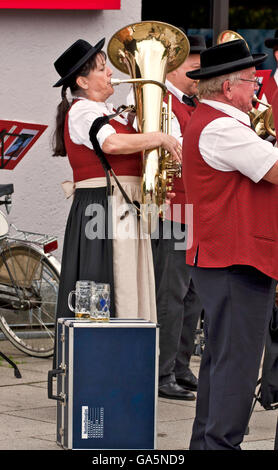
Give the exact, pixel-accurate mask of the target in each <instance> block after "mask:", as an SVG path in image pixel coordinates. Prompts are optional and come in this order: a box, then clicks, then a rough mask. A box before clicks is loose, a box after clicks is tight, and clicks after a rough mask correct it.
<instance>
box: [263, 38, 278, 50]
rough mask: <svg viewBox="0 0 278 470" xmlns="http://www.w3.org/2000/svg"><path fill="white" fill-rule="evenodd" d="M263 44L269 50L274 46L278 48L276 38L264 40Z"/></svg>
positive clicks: (277, 39)
mask: <svg viewBox="0 0 278 470" xmlns="http://www.w3.org/2000/svg"><path fill="white" fill-rule="evenodd" d="M264 44H265V46H266V47H269V49H272V48H273V47H274V46H278V38H269V39H266V40H265V42H264Z"/></svg>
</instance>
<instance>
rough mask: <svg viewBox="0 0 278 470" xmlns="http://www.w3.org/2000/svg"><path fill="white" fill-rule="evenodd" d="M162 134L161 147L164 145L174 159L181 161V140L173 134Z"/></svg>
mask: <svg viewBox="0 0 278 470" xmlns="http://www.w3.org/2000/svg"><path fill="white" fill-rule="evenodd" d="M161 136H162V143H161V147H163V148H164V149H165V150H167V151H168V152H169V153H170V154H171V155H172V158H173V160H176V161H177V162H179V163H181V161H182V146H181V144H180V143H179V141H178V140H177V139H176V138H175V137H173V136H172V135H169V134H164V133H163V132H161Z"/></svg>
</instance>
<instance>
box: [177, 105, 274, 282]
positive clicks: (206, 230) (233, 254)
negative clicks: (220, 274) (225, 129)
mask: <svg viewBox="0 0 278 470" xmlns="http://www.w3.org/2000/svg"><path fill="white" fill-rule="evenodd" d="M219 117H228V116H227V115H226V114H224V113H222V112H220V111H218V110H216V109H214V108H212V107H210V106H208V105H206V104H199V105H198V109H197V110H196V112H195V113H194V115H193V116H192V119H191V120H190V123H189V124H188V126H187V128H186V133H185V139H184V140H185V145H184V150H183V171H184V184H185V187H186V202H187V203H188V204H193V245H192V248H190V247H188V248H189V249H188V251H187V253H186V262H187V263H188V264H190V265H194V262H195V255H196V254H197V252H198V257H197V265H198V266H201V267H225V266H230V265H233V264H244V265H250V266H253V267H255V268H257V269H258V270H260V271H262V272H263V273H265V274H267V275H268V276H270V277H273V278H275V279H278V243H277V242H278V240H277V236H278V186H276V185H274V184H271V183H268V182H267V181H265V180H261V181H259V182H258V183H254V182H253V181H252V180H251V179H249V178H248V177H246V176H244V175H243V174H241V173H240V172H239V171H227V172H225V171H219V170H215V169H214V168H212V167H210V166H209V165H208V164H207V163H206V162H205V161H204V159H203V158H202V156H201V154H200V151H199V145H198V144H199V138H200V134H201V132H202V130H203V129H204V127H205V126H206V125H207V124H209V123H210V122H211V121H213V120H215V119H217V118H219ZM191 230H192V226H191V227H190V230H189V231H191Z"/></svg>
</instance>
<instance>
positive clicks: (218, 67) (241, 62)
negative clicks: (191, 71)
mask: <svg viewBox="0 0 278 470" xmlns="http://www.w3.org/2000/svg"><path fill="white" fill-rule="evenodd" d="M254 60H256V59H254V58H253V57H252V56H249V57H245V58H244V59H238V60H233V61H232V62H226V63H225V64H219V65H212V66H210V67H203V68H202V67H201V68H200V73H205V72H209V71H210V70H211V71H213V72H218V71H219V72H221V71H223V70H225V68H226V69H229V68H230V67H233V66H234V65H247V64H249V63H250V66H251V65H252V64H253V61H254ZM196 72H197V70H196Z"/></svg>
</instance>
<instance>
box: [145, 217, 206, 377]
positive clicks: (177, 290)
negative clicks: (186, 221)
mask: <svg viewBox="0 0 278 470" xmlns="http://www.w3.org/2000/svg"><path fill="white" fill-rule="evenodd" d="M158 235H159V236H158ZM155 236H156V237H157V238H152V252H153V260H154V270H155V283H156V303H157V318H158V323H159V338H160V339H159V349H160V354H159V384H160V385H163V384H166V383H169V382H173V381H175V378H176V377H182V376H183V375H184V374H185V372H186V371H187V370H188V368H189V362H190V358H191V356H192V353H193V351H194V339H195V331H196V327H197V323H198V319H199V317H200V315H201V311H202V306H201V303H200V300H199V297H198V295H197V293H196V290H195V287H194V284H193V282H192V279H191V275H190V268H189V266H186V264H185V249H184V248H185V243H184V242H185V237H186V227H185V226H184V225H182V224H179V226H178V224H174V223H171V222H170V221H167V220H166V221H164V222H162V221H161V220H160V221H159V234H158V233H156V234H155ZM153 237H154V235H153Z"/></svg>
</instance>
